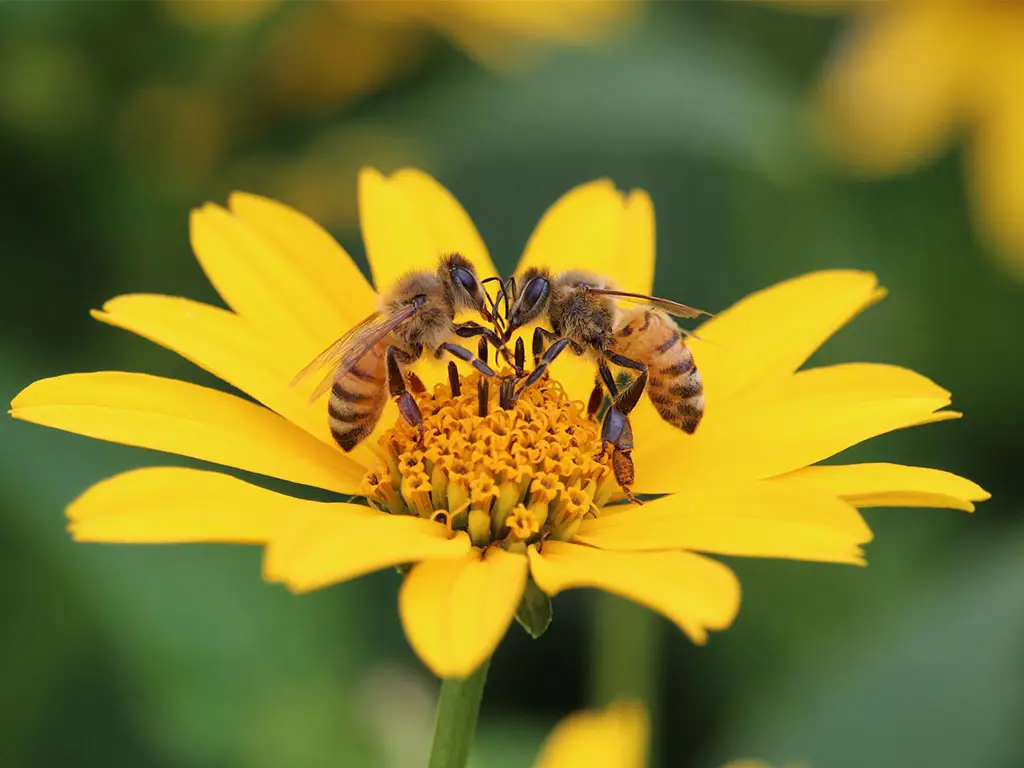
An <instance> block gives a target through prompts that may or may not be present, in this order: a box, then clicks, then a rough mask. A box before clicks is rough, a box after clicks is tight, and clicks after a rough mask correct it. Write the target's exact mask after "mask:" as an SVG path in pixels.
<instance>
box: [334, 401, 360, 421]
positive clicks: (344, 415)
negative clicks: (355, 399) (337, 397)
mask: <svg viewBox="0 0 1024 768" xmlns="http://www.w3.org/2000/svg"><path fill="white" fill-rule="evenodd" d="M327 413H328V415H329V416H330V417H331V418H332V419H334V420H335V421H340V422H342V423H345V424H352V423H354V422H357V421H362V420H363V419H365V418H366V416H367V414H366V413H360V412H358V411H356V410H355V409H344V410H343V409H342V408H340V407H338V405H337V403H335V402H334V398H331V399H330V400H329V401H328V403H327Z"/></svg>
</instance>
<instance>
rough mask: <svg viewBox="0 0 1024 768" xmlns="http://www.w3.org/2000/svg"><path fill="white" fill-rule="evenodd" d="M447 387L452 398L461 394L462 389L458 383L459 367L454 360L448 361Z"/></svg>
mask: <svg viewBox="0 0 1024 768" xmlns="http://www.w3.org/2000/svg"><path fill="white" fill-rule="evenodd" d="M448 387H449V388H450V389H451V393H452V397H458V396H459V395H461V394H462V387H461V386H460V382H459V367H458V366H457V365H456V364H455V361H454V360H449V361H448Z"/></svg>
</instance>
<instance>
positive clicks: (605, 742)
mask: <svg viewBox="0 0 1024 768" xmlns="http://www.w3.org/2000/svg"><path fill="white" fill-rule="evenodd" d="M649 730H650V726H649V724H648V722H647V715H646V713H645V712H644V708H643V707H642V706H640V705H639V704H636V703H622V704H616V705H612V706H610V707H608V708H607V709H604V710H601V711H591V712H576V713H574V714H572V715H570V716H569V717H567V718H565V719H564V720H562V722H560V723H559V724H558V725H557V726H556V727H555V730H553V731H552V732H551V735H550V736H548V738H547V739H546V740H545V742H544V746H543V747H542V748H541V753H540V756H539V757H538V758H537V762H536V763H535V764H534V765H535V767H536V768H573V767H574V766H578V767H579V768H643V766H645V765H646V764H647V738H648V732H649Z"/></svg>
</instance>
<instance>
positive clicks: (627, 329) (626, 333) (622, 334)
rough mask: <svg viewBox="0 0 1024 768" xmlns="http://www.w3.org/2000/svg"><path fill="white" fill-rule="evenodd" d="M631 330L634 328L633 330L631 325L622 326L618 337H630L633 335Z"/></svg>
mask: <svg viewBox="0 0 1024 768" xmlns="http://www.w3.org/2000/svg"><path fill="white" fill-rule="evenodd" d="M633 330H634V328H633V325H632V324H630V325H625V326H623V327H622V329H621V330H620V331H619V336H620V337H622V338H625V337H626V336H630V335H632V333H633Z"/></svg>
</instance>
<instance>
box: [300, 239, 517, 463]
mask: <svg viewBox="0 0 1024 768" xmlns="http://www.w3.org/2000/svg"><path fill="white" fill-rule="evenodd" d="M487 302H488V296H487V293H486V291H484V289H483V286H482V284H481V281H480V280H479V279H478V278H477V274H476V270H475V269H474V268H473V265H472V264H470V262H469V261H468V260H467V259H466V258H465V257H463V256H461V255H460V254H457V253H453V254H449V255H446V256H444V257H442V258H441V262H440V264H439V265H438V268H437V270H436V272H426V271H422V272H410V273H408V274H406V275H404V276H403V277H401V278H399V280H398V281H397V282H396V283H395V284H394V285H393V286H392V287H391V288H390V289H389V290H388V291H387V292H386V293H385V294H384V295H383V297H382V298H381V303H380V309H379V310H378V311H376V312H374V313H373V314H372V315H370V316H369V317H367V318H365V319H364V320H362V321H361V322H359V323H358V324H357V325H356V326H355V327H354V328H352V329H351V330H349V331H348V332H347V333H346V334H345V335H344V336H342V337H341V338H340V339H338V340H337V341H335V342H334V343H332V344H331V345H330V346H329V347H327V349H325V350H324V351H323V352H321V353H320V354H319V355H317V356H316V358H314V359H313V360H312V361H311V362H310V363H309V364H308V365H307V366H306V367H305V368H303V369H302V370H301V371H300V372H299V373H298V375H297V376H296V377H295V378H294V379H293V380H292V386H295V385H297V384H298V383H300V382H301V381H304V380H305V379H307V378H308V377H309V376H311V375H312V374H314V373H316V372H317V371H320V370H322V369H324V368H327V367H330V371H329V372H328V374H327V375H326V376H325V377H324V378H323V380H322V381H321V382H320V383H319V384H318V385H317V387H316V389H314V390H313V394H312V396H311V397H310V402H312V401H313V400H316V399H317V398H318V397H320V396H321V395H323V394H324V393H325V392H326V391H327V390H328V389H330V392H331V396H330V398H329V400H328V404H327V413H328V424H329V425H330V428H331V435H332V436H333V437H334V440H335V441H336V442H337V443H338V445H340V446H341V448H342V450H344V451H351V450H352V449H353V448H355V447H356V446H357V445H359V443H360V442H361V441H362V440H364V439H365V438H366V437H367V436H368V435H369V434H370V433H371V432H372V431H373V428H374V427H375V426H376V424H377V421H378V420H379V419H380V414H381V411H382V410H383V409H384V405H385V403H386V402H387V398H388V395H389V394H390V396H391V397H393V398H395V399H396V402H397V404H398V410H399V412H400V413H401V414H402V417H403V418H404V419H405V420H406V421H408V422H409V423H410V424H411V425H413V426H414V427H419V428H420V429H421V432H422V427H423V418H422V415H421V414H420V410H419V406H417V405H416V400H415V399H414V398H413V396H412V393H410V391H409V389H408V388H407V387H406V380H405V379H404V378H403V375H402V366H403V365H409V364H411V363H413V362H415V361H416V360H418V359H419V358H420V356H421V355H422V354H423V351H424V350H427V351H428V352H430V353H431V354H433V355H434V356H435V357H441V355H443V354H444V353H445V352H447V353H449V354H451V355H454V356H455V357H457V358H459V359H460V360H465V361H467V362H469V363H471V364H472V365H473V366H474V367H475V368H476V369H477V370H478V371H480V372H481V373H482V374H484V375H485V376H494V375H495V374H494V371H493V370H491V368H490V367H489V366H488V365H487V363H486V362H484V361H483V360H480V359H479V358H478V357H477V356H476V355H474V354H473V353H472V352H470V351H469V350H468V349H466V348H465V347H462V346H460V345H458V344H454V343H452V342H451V341H450V339H451V338H452V337H453V336H460V337H463V338H469V337H473V336H483V337H484V339H487V340H489V341H491V342H496V343H500V339H498V337H497V334H495V333H494V331H493V330H491V329H490V328H486V327H484V326H481V325H479V324H478V323H476V322H474V321H468V322H464V323H456V322H455V316H456V313H457V312H459V311H460V310H475V311H477V312H479V313H480V314H481V316H482V317H484V319H486V320H490V319H491V318H492V314H491V310H490V309H488V307H487ZM409 384H410V387H411V388H412V389H413V390H415V391H422V388H423V385H422V383H421V382H420V381H419V379H418V378H417V377H416V376H415V374H412V373H410V374H409Z"/></svg>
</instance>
